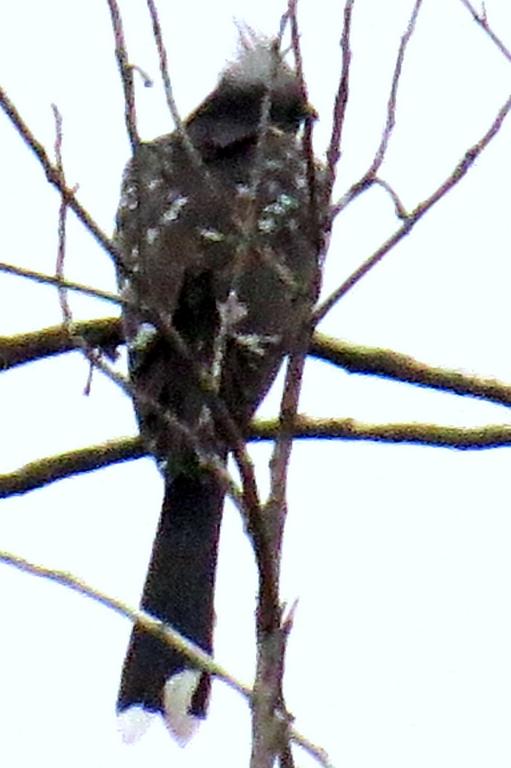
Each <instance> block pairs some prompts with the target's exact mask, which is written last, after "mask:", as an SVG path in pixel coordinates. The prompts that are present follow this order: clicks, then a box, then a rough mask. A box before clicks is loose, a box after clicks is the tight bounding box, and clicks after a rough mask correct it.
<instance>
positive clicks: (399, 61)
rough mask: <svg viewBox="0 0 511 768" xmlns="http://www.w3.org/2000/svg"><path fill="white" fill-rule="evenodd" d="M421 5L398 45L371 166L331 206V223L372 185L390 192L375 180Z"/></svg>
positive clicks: (399, 209)
mask: <svg viewBox="0 0 511 768" xmlns="http://www.w3.org/2000/svg"><path fill="white" fill-rule="evenodd" d="M421 5H422V0H416V2H415V4H414V7H413V9H412V13H411V15H410V18H409V20H408V23H407V25H406V30H405V32H404V33H403V35H402V36H401V42H400V44H399V50H398V53H397V57H396V63H395V65H394V71H393V74H392V81H391V86H390V95H389V99H388V101H387V114H386V120H385V127H384V129H383V132H382V136H381V139H380V144H379V146H378V148H377V149H376V152H375V154H374V157H373V160H372V161H371V164H370V166H369V168H368V169H367V171H366V172H365V173H364V175H363V176H361V178H360V179H359V180H358V181H356V182H355V183H354V184H352V186H351V187H350V189H349V190H348V191H347V192H345V194H344V195H343V196H342V198H341V199H340V200H339V201H338V202H337V203H336V204H335V205H333V206H332V208H331V211H330V219H331V223H332V222H333V220H334V219H335V217H336V216H338V214H339V213H340V212H341V211H343V210H344V208H346V207H347V206H348V205H349V204H350V203H351V202H353V200H355V198H357V197H358V196H359V195H360V194H361V193H362V192H365V190H366V189H368V188H369V187H371V186H372V185H373V184H376V183H379V184H381V186H382V187H383V188H384V189H386V190H387V191H390V187H388V185H386V183H385V182H383V181H381V180H379V179H377V177H376V174H377V172H378V171H379V169H380V167H381V165H382V163H383V160H384V159H385V155H386V152H387V149H388V146H389V142H390V139H391V136H392V133H393V130H394V126H395V123H396V103H397V94H398V88H399V83H400V80H401V73H402V70H403V63H404V59H405V54H406V51H407V48H408V44H409V43H410V40H411V38H412V35H413V33H414V31H415V24H416V21H417V16H418V14H419V10H420V7H421ZM392 199H393V202H394V205H396V202H397V201H398V200H399V198H398V196H397V195H396V194H394V195H392ZM396 211H397V214H398V216H399V217H400V218H404V213H403V212H404V209H403V206H402V205H399V206H398V205H396Z"/></svg>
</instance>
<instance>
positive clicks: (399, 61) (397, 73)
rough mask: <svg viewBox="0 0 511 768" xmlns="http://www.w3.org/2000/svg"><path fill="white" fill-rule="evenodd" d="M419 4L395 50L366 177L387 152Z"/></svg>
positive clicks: (417, 2) (377, 165) (378, 164)
mask: <svg viewBox="0 0 511 768" xmlns="http://www.w3.org/2000/svg"><path fill="white" fill-rule="evenodd" d="M421 5H422V0H415V4H414V6H413V10H412V14H411V16H410V19H409V21H408V24H407V26H406V30H405V32H404V34H403V35H402V37H401V42H400V44H399V50H398V52H397V58H396V63H395V66H394V73H393V75H392V84H391V87H390V95H389V100H388V102H387V118H386V121H385V128H384V129H383V133H382V137H381V141H380V145H379V147H378V149H377V150H376V154H375V156H374V159H373V162H372V163H371V166H370V167H369V170H368V171H367V174H366V175H367V176H368V177H371V178H372V177H374V176H375V174H376V173H377V172H378V170H379V169H380V167H381V164H382V163H383V160H384V158H385V154H386V152H387V148H388V146H389V141H390V138H391V136H392V132H393V130H394V126H395V124H396V103H397V92H398V87H399V82H400V80H401V72H402V70H403V62H404V59H405V53H406V50H407V47H408V44H409V42H410V40H411V37H412V35H413V33H414V31H415V24H416V22H417V16H418V15H419V11H420V9H421Z"/></svg>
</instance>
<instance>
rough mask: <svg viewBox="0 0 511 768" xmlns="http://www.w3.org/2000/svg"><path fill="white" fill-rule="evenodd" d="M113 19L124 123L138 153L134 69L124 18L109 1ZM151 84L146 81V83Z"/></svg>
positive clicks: (132, 147)
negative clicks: (129, 57)
mask: <svg viewBox="0 0 511 768" xmlns="http://www.w3.org/2000/svg"><path fill="white" fill-rule="evenodd" d="M107 3H108V7H109V9H110V16H111V17H112V28H113V32H114V39H115V57H116V59H117V66H118V68H119V74H120V76H121V82H122V87H123V91H124V121H125V123H126V130H127V132H128V137H129V140H130V144H131V150H132V152H133V153H135V152H136V150H137V147H138V145H139V144H140V138H139V135H138V131H137V113H136V108H135V88H134V83H133V67H132V66H131V65H130V63H129V61H128V52H127V48H126V41H125V38H124V31H123V28H122V17H121V12H120V10H119V6H118V5H117V2H116V0H107ZM147 82H150V81H148V79H147V78H146V79H145V83H147Z"/></svg>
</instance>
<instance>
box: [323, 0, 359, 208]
mask: <svg viewBox="0 0 511 768" xmlns="http://www.w3.org/2000/svg"><path fill="white" fill-rule="evenodd" d="M354 3H355V0H346V3H345V5H344V12H343V18H344V21H343V28H342V35H341V51H342V68H341V76H340V78H339V87H338V89H337V93H336V94H335V102H334V112H333V119H332V135H331V137H330V143H329V145H328V149H327V153H326V157H327V180H326V188H325V203H326V204H327V205H328V201H329V200H330V197H331V195H332V189H333V186H334V183H335V179H336V176H337V172H338V169H339V161H340V158H341V142H342V131H343V128H344V121H345V117H346V107H347V105H348V99H349V91H350V88H349V82H350V69H351V45H350V39H351V17H352V13H353V6H354Z"/></svg>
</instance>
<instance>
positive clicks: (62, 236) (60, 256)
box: [51, 104, 76, 325]
mask: <svg viewBox="0 0 511 768" xmlns="http://www.w3.org/2000/svg"><path fill="white" fill-rule="evenodd" d="M51 107H52V110H53V115H54V117H55V162H56V166H57V171H58V172H59V173H60V179H61V181H62V184H63V186H66V177H65V175H64V165H63V161H62V115H61V114H60V112H59V109H58V107H57V105H56V104H52V105H51ZM73 192H76V188H74V189H73ZM66 218H67V202H66V198H65V197H64V195H62V194H61V196H60V205H59V220H58V227H57V234H58V246H57V263H56V267H55V274H56V276H57V277H58V278H59V280H64V261H65V256H66ZM57 290H58V294H59V301H60V308H61V310H62V316H63V318H64V323H65V324H66V325H69V324H70V323H71V321H72V317H71V308H70V306H69V302H68V299H67V293H66V289H65V288H63V286H62V285H59V286H58V289H57Z"/></svg>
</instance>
